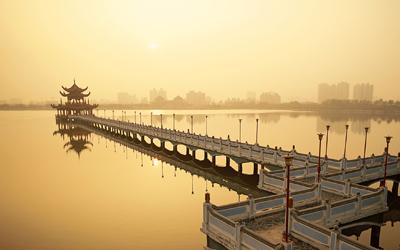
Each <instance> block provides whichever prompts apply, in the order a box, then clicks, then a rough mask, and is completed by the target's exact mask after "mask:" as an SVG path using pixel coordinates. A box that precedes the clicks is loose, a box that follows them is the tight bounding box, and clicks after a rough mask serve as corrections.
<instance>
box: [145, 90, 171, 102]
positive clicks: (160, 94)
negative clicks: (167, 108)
mask: <svg viewBox="0 0 400 250" xmlns="http://www.w3.org/2000/svg"><path fill="white" fill-rule="evenodd" d="M160 98H162V99H164V100H167V91H165V90H164V89H158V90H157V89H152V90H150V93H149V101H150V102H154V101H155V100H156V99H160Z"/></svg>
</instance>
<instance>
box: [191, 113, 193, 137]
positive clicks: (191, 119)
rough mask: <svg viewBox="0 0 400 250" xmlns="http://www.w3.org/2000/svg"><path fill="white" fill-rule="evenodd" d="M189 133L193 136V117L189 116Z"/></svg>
mask: <svg viewBox="0 0 400 250" xmlns="http://www.w3.org/2000/svg"><path fill="white" fill-rule="evenodd" d="M190 133H192V134H193V115H191V116H190Z"/></svg>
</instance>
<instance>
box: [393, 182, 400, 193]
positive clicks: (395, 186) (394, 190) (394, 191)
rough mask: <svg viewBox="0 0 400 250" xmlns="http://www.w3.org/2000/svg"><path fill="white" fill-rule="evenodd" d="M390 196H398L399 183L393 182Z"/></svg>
mask: <svg viewBox="0 0 400 250" xmlns="http://www.w3.org/2000/svg"><path fill="white" fill-rule="evenodd" d="M392 194H393V195H394V196H398V195H399V183H398V182H393V186H392Z"/></svg>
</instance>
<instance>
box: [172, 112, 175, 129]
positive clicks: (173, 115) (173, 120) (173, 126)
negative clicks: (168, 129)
mask: <svg viewBox="0 0 400 250" xmlns="http://www.w3.org/2000/svg"><path fill="white" fill-rule="evenodd" d="M172 129H173V130H175V113H174V114H172Z"/></svg>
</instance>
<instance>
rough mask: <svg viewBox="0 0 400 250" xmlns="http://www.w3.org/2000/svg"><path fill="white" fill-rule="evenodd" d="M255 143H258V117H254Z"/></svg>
mask: <svg viewBox="0 0 400 250" xmlns="http://www.w3.org/2000/svg"><path fill="white" fill-rule="evenodd" d="M256 145H258V118H257V119H256Z"/></svg>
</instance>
